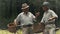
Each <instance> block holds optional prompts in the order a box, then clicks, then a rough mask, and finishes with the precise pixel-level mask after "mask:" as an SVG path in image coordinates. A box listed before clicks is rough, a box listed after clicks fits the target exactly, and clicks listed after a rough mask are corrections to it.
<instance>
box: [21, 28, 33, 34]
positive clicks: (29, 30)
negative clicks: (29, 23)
mask: <svg viewBox="0 0 60 34" xmlns="http://www.w3.org/2000/svg"><path fill="white" fill-rule="evenodd" d="M22 34H33V29H32V27H24V28H22Z"/></svg>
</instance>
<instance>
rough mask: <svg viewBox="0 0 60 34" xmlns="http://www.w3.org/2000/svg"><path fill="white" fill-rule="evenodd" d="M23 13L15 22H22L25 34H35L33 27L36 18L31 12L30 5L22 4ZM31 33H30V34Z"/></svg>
mask: <svg viewBox="0 0 60 34" xmlns="http://www.w3.org/2000/svg"><path fill="white" fill-rule="evenodd" d="M21 9H22V11H23V12H21V13H20V14H19V15H18V16H17V18H16V19H15V20H14V22H15V24H17V23H18V22H20V23H21V24H20V25H21V27H22V32H23V34H33V31H32V25H33V21H34V19H35V16H34V15H33V14H32V13H31V12H29V5H27V4H26V3H24V4H22V8H21ZM29 31H30V33H29Z"/></svg>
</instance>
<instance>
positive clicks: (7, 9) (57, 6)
mask: <svg viewBox="0 0 60 34" xmlns="http://www.w3.org/2000/svg"><path fill="white" fill-rule="evenodd" d="M44 1H48V2H50V3H51V9H53V10H54V11H55V12H56V13H57V14H58V16H59V17H60V15H59V14H60V0H0V28H1V29H6V28H7V24H8V23H11V22H13V20H14V19H15V18H16V17H17V15H18V14H19V13H20V12H21V4H22V3H28V4H29V5H30V11H31V12H32V13H33V14H35V11H40V13H41V15H40V16H41V17H40V19H41V18H42V15H43V10H42V8H41V7H42V3H43V2H44ZM57 25H58V26H60V18H58V21H57Z"/></svg>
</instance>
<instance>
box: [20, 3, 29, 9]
mask: <svg viewBox="0 0 60 34" xmlns="http://www.w3.org/2000/svg"><path fill="white" fill-rule="evenodd" d="M28 7H29V5H27V3H24V4H22V8H21V9H26V8H28Z"/></svg>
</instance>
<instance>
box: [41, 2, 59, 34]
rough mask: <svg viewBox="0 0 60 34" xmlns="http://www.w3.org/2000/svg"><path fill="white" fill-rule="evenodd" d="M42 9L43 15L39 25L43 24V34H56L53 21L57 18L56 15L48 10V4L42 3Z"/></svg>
mask: <svg viewBox="0 0 60 34" xmlns="http://www.w3.org/2000/svg"><path fill="white" fill-rule="evenodd" d="M42 8H43V10H44V15H43V18H42V20H41V23H44V24H45V30H44V34H56V33H55V20H56V19H57V18H58V16H57V14H56V13H55V12H54V11H53V10H51V9H50V3H49V2H43V5H42Z"/></svg>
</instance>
